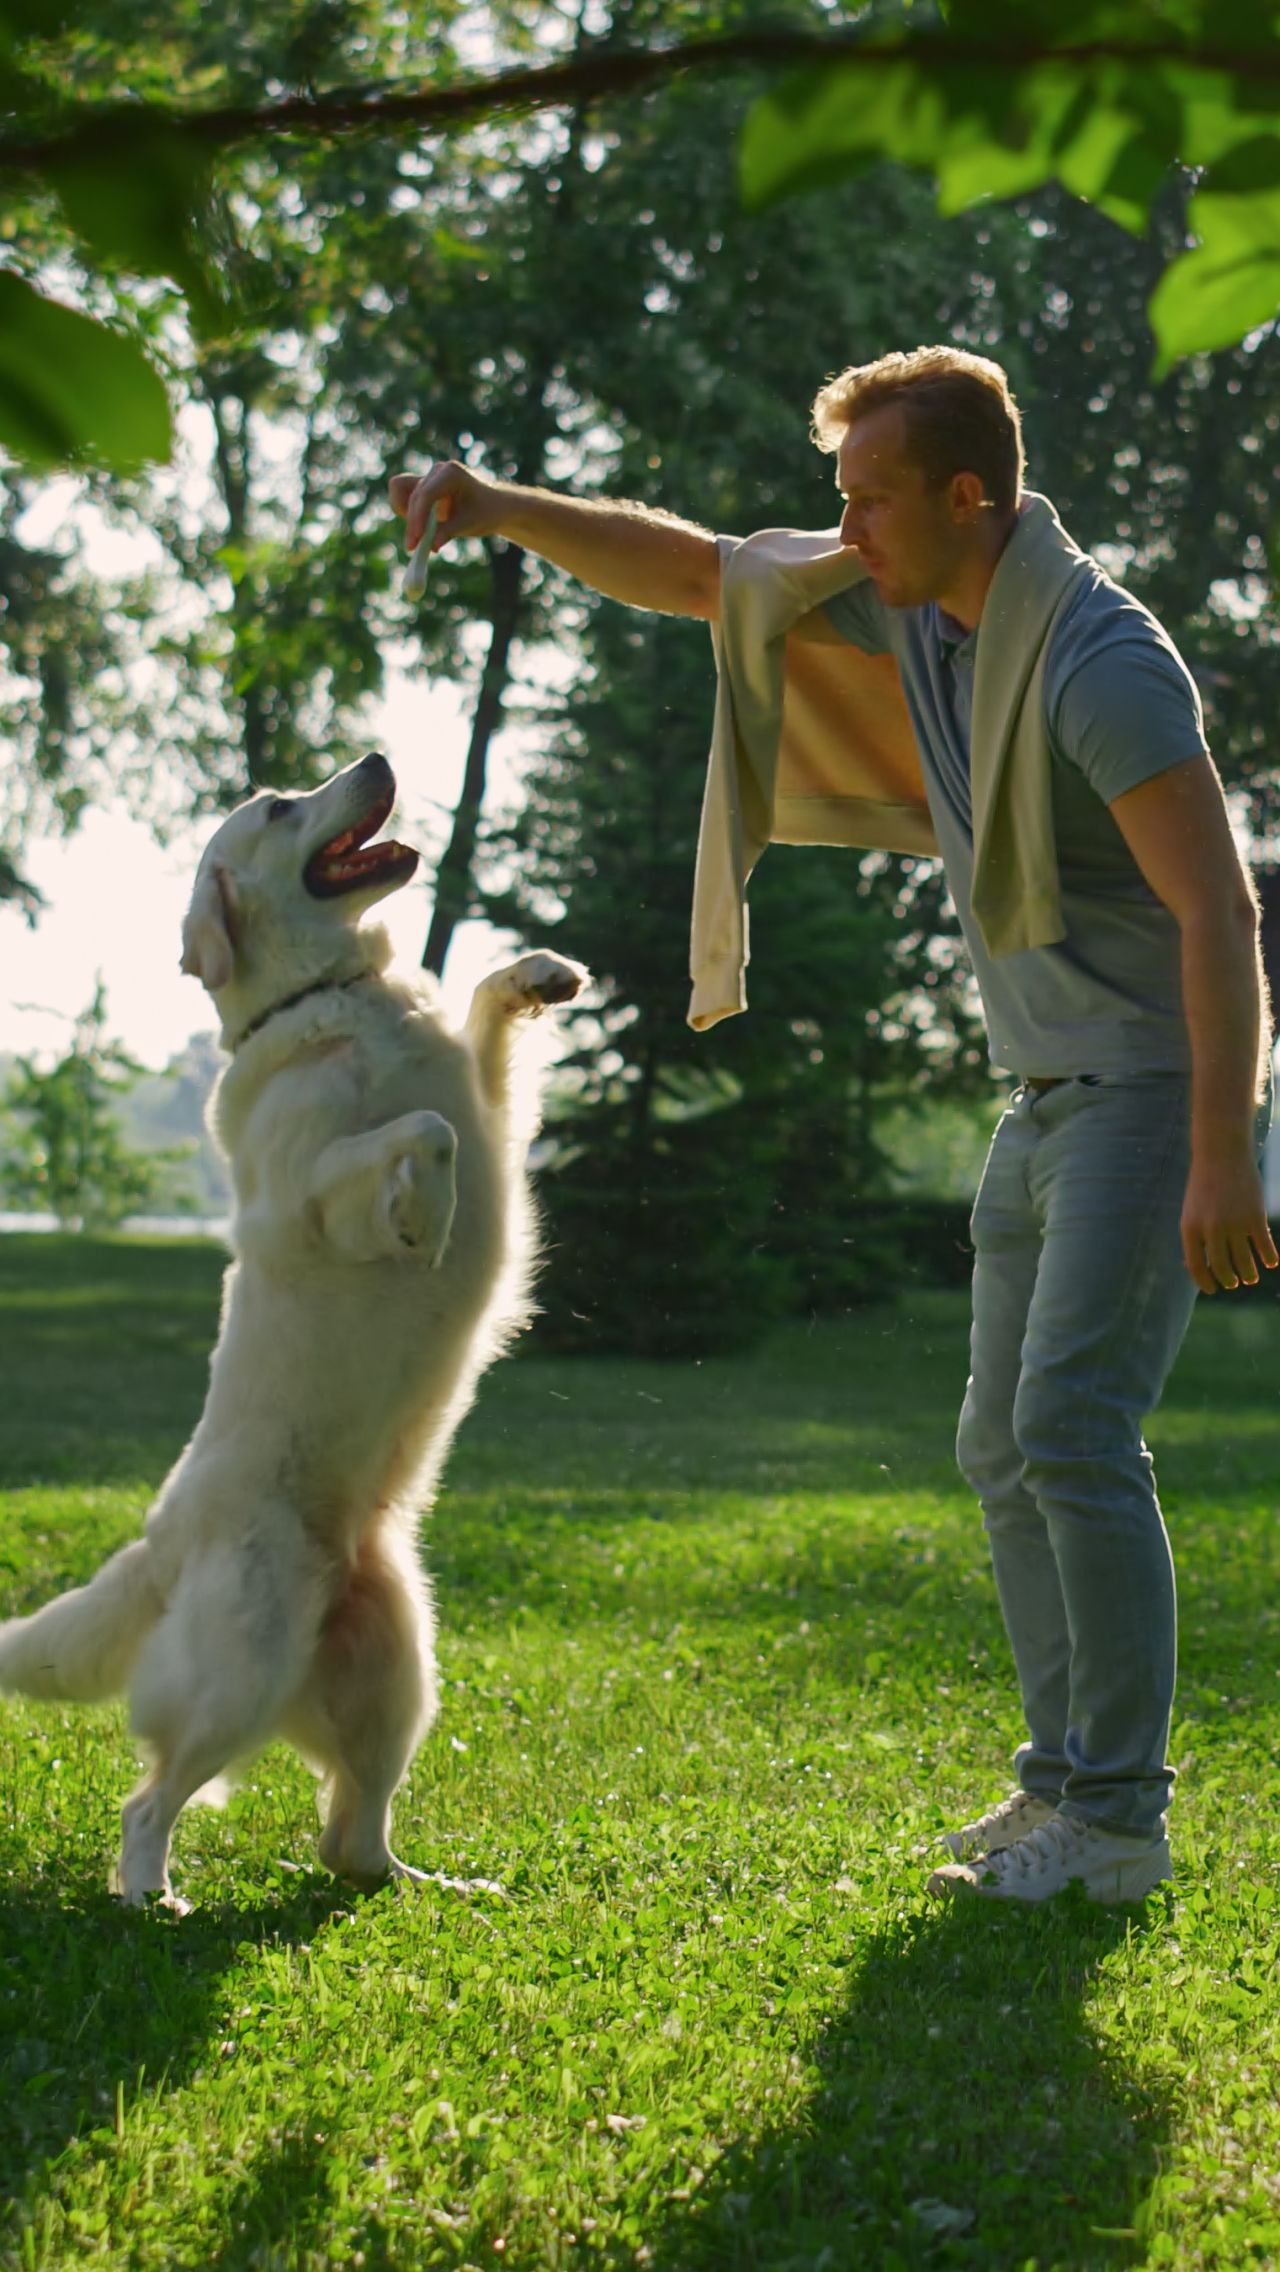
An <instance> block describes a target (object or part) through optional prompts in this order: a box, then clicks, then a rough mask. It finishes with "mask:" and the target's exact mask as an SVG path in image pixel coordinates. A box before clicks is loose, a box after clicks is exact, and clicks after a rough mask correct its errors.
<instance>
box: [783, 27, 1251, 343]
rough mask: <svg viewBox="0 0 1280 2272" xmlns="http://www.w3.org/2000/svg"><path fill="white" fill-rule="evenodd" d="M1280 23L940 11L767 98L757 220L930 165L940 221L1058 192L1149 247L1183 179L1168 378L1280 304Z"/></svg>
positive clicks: (1160, 305) (790, 81)
mask: <svg viewBox="0 0 1280 2272" xmlns="http://www.w3.org/2000/svg"><path fill="white" fill-rule="evenodd" d="M1278 32H1280V11H1278V10H1277V8H1276V7H1275V5H1274V0H1162V4H1161V5H1159V6H1156V7H1151V8H1142V9H1137V8H1134V7H1133V6H1132V5H1131V4H1127V0H1077V4H1076V5H1075V6H1073V8H1072V9H1071V11H1070V15H1069V16H1068V17H1064V15H1063V12H1062V9H1061V7H1060V6H1059V4H1058V0H942V5H941V7H940V22H939V23H938V24H935V25H934V26H930V27H928V28H926V29H924V30H922V31H921V32H920V33H918V34H909V35H907V36H904V35H903V32H902V30H901V28H900V27H894V28H892V29H890V30H889V31H888V32H887V33H886V32H885V31H883V30H882V29H880V28H879V27H876V26H874V25H873V26H872V28H871V32H870V36H869V37H868V39H867V40H865V41H864V42H862V43H861V44H860V45H859V46H858V47H857V49H856V50H855V51H854V52H853V53H852V54H851V55H849V56H848V57H847V58H846V59H844V60H843V61H839V60H838V61H835V62H833V61H832V60H831V59H829V58H826V59H824V60H823V61H822V62H821V63H814V64H810V65H808V66H806V67H805V68H804V69H802V70H801V71H798V72H796V73H794V74H791V75H789V76H788V77H786V78H784V79H783V80H782V82H781V83H780V84H779V85H778V86H777V87H776V88H774V89H773V90H771V91H770V93H769V94H767V95H766V96H764V97H762V98H761V100H760V102H759V103H758V104H757V106H756V108H755V110H754V111H753V113H752V116H751V117H750V118H749V119H748V121H747V124H746V127H745V130H744V134H743V141H742V182H743V190H744V194H745V195H746V197H747V199H748V201H749V202H751V203H757V202H760V201H763V200H765V199H768V198H770V197H776V196H778V195H780V194H784V193H786V192H789V191H793V190H796V189H803V188H809V189H812V188H823V189H826V188H829V187H830V185H831V184H832V182H833V181H838V180H841V179H843V178H845V177H846V176H847V175H848V174H850V173H854V172H859V171H861V170H862V169H864V168H865V167H866V166H867V165H868V164H869V163H871V162H872V161H873V160H875V159H880V158H894V159H897V160H899V161H900V162H902V163H904V164H907V165H913V166H919V167H922V168H924V169H925V170H926V171H927V172H928V173H929V174H931V175H932V176H933V177H934V178H935V180H936V181H937V184H938V196H939V202H940V205H941V208H942V210H943V211H944V212H952V213H953V212H957V211H959V210H960V209H961V208H962V207H964V206H967V205H970V204H972V203H973V202H974V201H975V200H976V199H979V198H988V197H1009V196H1017V195H1019V194H1022V193H1024V192H1025V191H1027V190H1029V189H1034V188H1037V187H1039V186H1040V185H1041V184H1042V183H1045V182H1048V181H1058V182H1060V183H1061V184H1062V185H1063V187H1064V188H1065V189H1068V190H1069V191H1071V192H1072V194H1073V195H1074V196H1076V197H1080V198H1084V199H1087V200H1089V202H1090V203H1092V204H1093V205H1095V206H1096V207H1097V208H1098V210H1099V211H1100V212H1102V213H1105V214H1106V215H1107V216H1108V218H1109V219H1111V220H1113V221H1116V222H1118V223H1119V224H1120V225H1121V226H1122V227H1123V228H1126V229H1129V230H1131V231H1133V232H1134V233H1135V234H1141V233H1142V232H1143V231H1144V230H1145V228H1146V226H1147V224H1148V221H1149V219H1150V215H1151V210H1152V206H1153V203H1154V201H1155V199H1156V197H1157V195H1158V193H1159V191H1160V189H1161V186H1162V184H1163V182H1164V181H1165V179H1166V177H1167V175H1168V173H1169V170H1170V168H1171V167H1175V166H1184V167H1189V168H1191V169H1192V170H1193V172H1194V174H1195V176H1196V179H1197V187H1196V191H1195V194H1194V196H1193V197H1192V200H1191V204H1190V209H1189V212H1188V217H1187V218H1188V228H1189V232H1190V238H1189V249H1188V250H1185V251H1182V252H1180V253H1179V255H1178V256H1177V257H1176V258H1175V259H1173V260H1172V261H1171V262H1170V264H1169V265H1168V267H1167V268H1166V269H1165V270H1164V272H1163V274H1162V275H1161V277H1160V280H1159V283H1158V285H1157V287H1156V289H1155V291H1154V293H1153V295H1152V300H1151V311H1150V312H1151V324H1152V329H1153V331H1154V333H1155V337H1156V340H1157V343H1158V349H1159V352H1158V356H1157V363H1156V370H1157V376H1159V375H1160V374H1162V373H1163V372H1165V371H1167V370H1168V369H1169V368H1170V367H1171V366H1172V365H1173V364H1174V363H1175V362H1176V361H1177V360H1178V359H1179V358H1180V357H1182V356H1184V355H1188V354H1191V353H1193V352H1195V351H1197V350H1204V349H1207V348H1215V347H1225V346H1229V345H1231V344H1232V343H1233V342H1235V341H1236V340H1238V339H1240V338H1241V337H1242V336H1244V335H1245V334H1246V333H1248V332H1250V331H1252V330H1254V329H1256V328H1257V327H1258V326H1260V325H1264V324H1270V323H1272V322H1273V321H1274V319H1275V316H1276V311H1277V308H1278V307H1280V40H1278V37H1277V34H1278Z"/></svg>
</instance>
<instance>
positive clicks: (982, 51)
mask: <svg viewBox="0 0 1280 2272" xmlns="http://www.w3.org/2000/svg"><path fill="white" fill-rule="evenodd" d="M823 62H828V63H834V62H838V63H839V64H840V65H841V67H842V68H847V69H852V70H856V71H860V72H861V71H867V72H872V71H884V70H886V69H890V68H892V67H894V66H895V65H898V64H900V63H904V62H914V63H924V64H927V65H928V66H929V68H930V70H931V71H933V72H937V73H945V72H947V71H955V72H957V73H958V72H972V71H975V70H979V71H981V70H987V71H998V72H1013V73H1016V72H1021V71H1030V70H1033V69H1035V68H1036V66H1037V65H1040V64H1047V63H1060V64H1064V65H1069V66H1075V67H1077V68H1088V67H1089V66H1091V65H1101V64H1106V63H1121V64H1130V65H1140V66H1142V67H1144V68H1146V69H1150V68H1151V67H1152V66H1154V65H1158V64H1173V63H1176V64H1181V65H1182V66H1184V67H1185V68H1187V69H1190V70H1194V71H1202V72H1205V73H1214V74H1223V75H1226V76H1228V77H1231V78H1241V79H1245V80H1247V81H1248V83H1249V85H1250V86H1251V88H1253V89H1254V90H1255V91H1256V89H1257V88H1258V86H1260V85H1270V86H1275V87H1276V88H1277V90H1278V92H1280V45H1276V46H1268V47H1266V48H1259V49H1257V50H1240V49H1228V48H1215V47H1195V48H1192V47H1188V46H1184V45H1177V44H1173V43H1170V42H1156V41H1138V40H1130V41H1124V40H1089V41H1082V42H1080V43H1079V44H1077V45H1062V46H1053V47H1047V46H1045V45H1044V44H1043V43H1042V42H1041V43H1034V42H1013V41H976V40H962V39H956V38H954V37H950V36H947V35H946V34H923V35H921V36H919V37H917V38H910V39H903V40H898V41H895V42H893V43H887V42H884V43H882V42H872V41H869V40H867V39H866V38H865V36H858V35H845V36H841V35H839V34H830V33H828V34H814V33H806V32H782V31H775V32H740V33H733V34H730V35H727V36H724V37H720V38H714V39H694V40H686V41H684V42H682V43H679V44H676V45H673V46H671V47H656V48H622V47H601V48H599V49H598V50H597V51H596V52H595V53H594V54H588V55H577V56H574V57H572V58H571V59H569V60H567V61H565V62H561V63H547V64H537V65H533V66H526V67H523V68H521V69H519V70H512V71H502V72H497V73H494V74H493V75H491V76H490V77H488V78H474V79H460V80H457V81H454V82H451V83H449V84H448V85H446V86H440V85H429V86H425V87H423V86H420V87H405V86H401V85H398V84H391V85H387V84H383V85H375V86H366V87H344V88H339V89H336V90H335V91H334V92H333V93H331V94H320V95H290V96H286V97H284V98H282V99H281V100H280V101H278V102H271V103H262V104H258V105H256V106H247V105H228V106H227V107H225V108H223V109H217V110H196V111H180V110H169V109H166V108H164V107H163V106H161V105H159V104H152V103H148V104H113V105H111V106H106V105H104V106H102V107H101V108H89V109H86V110H85V111H84V112H83V113H82V115H81V116H79V117H78V118H77V119H76V120H75V122H74V124H72V125H71V126H68V127H66V128H64V129H62V130H61V131H60V132H58V133H55V134H46V135H43V136H41V137H38V138H36V139H34V140H28V141H19V140H16V139H13V138H12V137H11V136H5V135H4V134H2V133H0V170H3V169H5V168H8V169H11V170H15V169H16V170H19V171H22V172H40V171H44V170H45V169H47V168H56V166H57V165H58V164H59V163H60V162H65V161H66V160H68V159H71V158H76V159H85V158H93V157H106V156H111V155H115V154H117V153H119V152H126V151H127V150H128V149H129V147H130V145H131V144H134V143H136V139H137V136H138V133H139V130H140V129H141V128H145V127H146V126H149V125H157V126H160V127H163V128H165V129H167V130H170V131H174V132H180V133H181V134H182V135H183V137H184V138H186V139H191V140H195V141H199V142H201V143H203V144H204V145H205V146H206V147H208V148H213V149H218V148H227V147H230V146H231V145H232V144H235V143H239V142H247V141H263V140H270V139H272V138H273V137H276V136H280V135H294V134H306V135H312V136H317V137H322V136H330V135H345V134H352V133H362V134H369V133H385V132H387V131H388V130H389V129H392V128H397V127H406V126H415V127H418V128H421V129H425V130H426V131H428V132H434V133H447V132H448V131H450V130H451V129H455V128H458V127H463V126H470V125H474V124H475V123H476V122H477V121H478V120H481V119H486V118H492V117H495V116H497V115H498V114H500V113H504V112H506V113H518V112H523V111H530V110H545V109H554V108H555V107H557V106H558V105H559V104H562V103H581V102H584V101H593V100H595V101H599V100H603V99H605V98H606V97H610V96H616V95H628V94H637V93H641V92H643V91H644V90H645V89H646V88H649V87H653V86H657V85H661V84H662V83H663V82H664V81H668V80H671V79H674V78H676V77H677V76H678V75H679V74H680V73H682V72H686V71H705V70H714V69H717V68H718V69H721V70H725V69H731V68H734V67H736V66H748V65H756V66H760V65H765V66H771V67H772V68H774V69H783V68H787V67H789V66H793V65H799V64H817V63H823Z"/></svg>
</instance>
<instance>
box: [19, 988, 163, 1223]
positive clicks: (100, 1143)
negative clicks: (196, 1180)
mask: <svg viewBox="0 0 1280 2272" xmlns="http://www.w3.org/2000/svg"><path fill="white" fill-rule="evenodd" d="M106 1027H107V1003H106V994H105V991H104V989H103V986H102V982H101V980H99V982H98V985H97V987H96V989H95V992H94V996H93V1000H92V1002H91V1003H90V1004H89V1007H88V1009H87V1010H85V1011H84V1012H83V1014H82V1015H81V1017H80V1018H79V1019H78V1021H77V1024H76V1030H75V1037H74V1040H73V1042H72V1046H71V1048H70V1049H69V1050H68V1052H67V1054H66V1056H65V1057H63V1058H61V1059H60V1060H59V1061H58V1063H57V1064H56V1065H53V1066H51V1067H50V1068H49V1069H48V1070H47V1071H41V1070H40V1068H39V1067H38V1065H37V1063H36V1061H35V1059H34V1058H32V1057H20V1058H19V1059H18V1060H17V1071H16V1073H14V1074H13V1075H12V1076H11V1078H10V1082H9V1088H8V1093H7V1095H6V1096H5V1099H4V1123H5V1127H4V1133H5V1138H6V1153H7V1156H6V1157H4V1158H3V1159H0V1190H2V1191H3V1192H4V1195H5V1197H6V1199H7V1200H8V1201H9V1203H10V1204H11V1205H12V1206H16V1207H19V1208H30V1209H34V1210H40V1209H47V1210H48V1212H49V1213H50V1214H53V1215H56V1217H57V1219H58V1223H59V1226H60V1227H61V1228H62V1229H63V1230H75V1231H99V1230H108V1229H111V1228H112V1227H113V1226H114V1225H115V1224H117V1223H120V1222H122V1221H123V1220H124V1217H125V1216H126V1215H132V1214H136V1213H138V1212H139V1210H140V1209H142V1208H145V1207H148V1206H151V1205H154V1204H155V1202H156V1201H157V1200H158V1199H159V1198H160V1197H161V1196H162V1195H163V1193H164V1191H165V1186H166V1182H167V1181H168V1179H169V1171H170V1169H171V1167H172V1165H173V1164H174V1163H175V1162H176V1161H177V1160H178V1159H179V1158H180V1157H182V1154H181V1153H180V1152H178V1151H166V1152H160V1153H149V1154H143V1153H140V1152H135V1151H133V1150H131V1149H130V1148H129V1146H128V1145H127V1144H126V1143H125V1141H124V1139H123V1137H122V1136H121V1133H120V1127H119V1121H118V1118H117V1109H118V1103H119V1099H120V1098H121V1097H122V1096H123V1095H125V1094H126V1093H127V1091H128V1090H129V1089H130V1088H131V1087H132V1086H133V1084H134V1082H135V1081H137V1080H138V1079H140V1078H141V1076H142V1073H143V1070H144V1069H143V1067H142V1066H141V1065H139V1064H137V1063H135V1061H134V1059H133V1058H132V1057H130V1056H129V1054H128V1052H127V1051H126V1050H125V1049H123V1048H122V1047H121V1045H120V1043H119V1042H116V1041H112V1040H110V1039H109V1037H108V1035H107V1030H106Z"/></svg>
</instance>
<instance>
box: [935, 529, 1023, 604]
mask: <svg viewBox="0 0 1280 2272" xmlns="http://www.w3.org/2000/svg"><path fill="white" fill-rule="evenodd" d="M1017 525H1018V515H1017V513H1016V512H1014V513H1008V514H1005V515H1004V516H1003V517H1001V518H999V519H997V517H996V515H995V514H994V513H984V514H983V516H982V520H981V523H980V534H979V538H978V541H977V543H976V544H975V546H974V549H973V552H972V553H971V554H970V555H969V557H968V558H967V559H966V560H965V561H964V562H963V563H962V565H961V566H960V568H959V569H958V570H957V573H956V575H955V576H954V577H953V578H952V580H951V582H950V583H949V584H948V586H947V588H946V590H945V591H944V592H939V593H938V606H939V607H940V608H943V609H945V611H946V613H947V614H948V615H950V616H953V617H954V618H955V621H956V622H957V623H961V624H963V625H964V628H965V630H966V631H972V630H973V629H974V627H975V625H976V624H977V623H978V621H979V620H980V618H981V615H982V610H983V607H984V605H985V604H986V597H987V593H988V592H989V591H990V589H991V585H992V581H993V579H994V577H995V572H996V569H997V568H998V567H999V565H1000V555H1001V553H1002V552H1003V551H1004V548H1005V546H1006V545H1007V543H1008V542H1009V539H1010V537H1011V536H1012V535H1013V532H1014V530H1015V528H1016V527H1017Z"/></svg>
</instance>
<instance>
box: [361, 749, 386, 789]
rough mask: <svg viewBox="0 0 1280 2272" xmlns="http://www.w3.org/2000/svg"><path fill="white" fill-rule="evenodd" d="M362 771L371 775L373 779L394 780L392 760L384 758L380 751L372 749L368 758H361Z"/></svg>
mask: <svg viewBox="0 0 1280 2272" xmlns="http://www.w3.org/2000/svg"><path fill="white" fill-rule="evenodd" d="M360 771H361V772H362V773H367V774H369V776H370V778H371V779H374V780H386V781H389V780H390V779H391V778H392V774H391V760H390V758H387V757H384V756H383V754H382V751H381V750H380V749H371V750H370V752H369V755H368V756H367V757H362V758H361V760H360Z"/></svg>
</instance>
